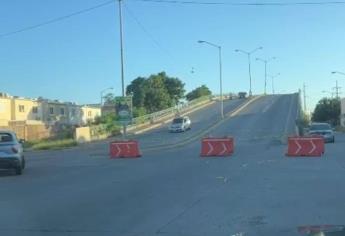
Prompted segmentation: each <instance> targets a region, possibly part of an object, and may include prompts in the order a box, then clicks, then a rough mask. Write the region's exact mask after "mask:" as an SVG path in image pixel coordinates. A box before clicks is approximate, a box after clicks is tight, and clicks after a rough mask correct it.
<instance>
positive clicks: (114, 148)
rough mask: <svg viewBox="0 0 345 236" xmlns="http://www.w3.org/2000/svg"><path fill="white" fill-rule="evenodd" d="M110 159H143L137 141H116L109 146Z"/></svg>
mask: <svg viewBox="0 0 345 236" xmlns="http://www.w3.org/2000/svg"><path fill="white" fill-rule="evenodd" d="M109 149H110V150H109V152H110V158H126V157H141V153H140V150H139V144H138V142H137V141H134V140H128V141H114V142H111V143H110V146H109Z"/></svg>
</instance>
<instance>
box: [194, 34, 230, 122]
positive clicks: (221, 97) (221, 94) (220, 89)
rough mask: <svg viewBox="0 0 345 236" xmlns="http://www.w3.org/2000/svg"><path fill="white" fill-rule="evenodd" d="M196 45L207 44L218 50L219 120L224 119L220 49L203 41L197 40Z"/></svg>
mask: <svg viewBox="0 0 345 236" xmlns="http://www.w3.org/2000/svg"><path fill="white" fill-rule="evenodd" d="M198 43H205V44H208V45H210V46H212V47H215V48H217V49H218V53H219V54H218V56H219V91H220V115H221V118H222V119H223V118H224V103H223V80H222V47H221V46H219V45H217V44H214V43H210V42H207V41H203V40H199V41H198Z"/></svg>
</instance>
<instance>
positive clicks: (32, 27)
mask: <svg viewBox="0 0 345 236" xmlns="http://www.w3.org/2000/svg"><path fill="white" fill-rule="evenodd" d="M112 3H114V0H110V1H107V2H104V3H101V4H98V5H95V6H93V7H89V8H85V9H82V10H79V11H76V12H73V13H71V14H68V15H64V16H60V17H56V18H53V19H51V20H48V21H45V22H42V23H38V24H35V25H31V26H27V27H24V28H21V29H18V30H15V31H11V32H7V33H3V34H0V38H3V37H7V36H11V35H14V34H18V33H22V32H25V31H30V30H34V29H36V28H40V27H42V26H46V25H50V24H53V23H56V22H59V21H63V20H66V19H69V18H71V17H74V16H78V15H81V14H84V13H87V12H90V11H93V10H95V9H98V8H101V7H104V6H106V5H109V4H112Z"/></svg>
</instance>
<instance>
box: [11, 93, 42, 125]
mask: <svg viewBox="0 0 345 236" xmlns="http://www.w3.org/2000/svg"><path fill="white" fill-rule="evenodd" d="M12 120H16V121H26V120H38V121H40V120H42V110H41V106H40V103H39V102H37V101H35V100H29V99H21V98H13V99H12Z"/></svg>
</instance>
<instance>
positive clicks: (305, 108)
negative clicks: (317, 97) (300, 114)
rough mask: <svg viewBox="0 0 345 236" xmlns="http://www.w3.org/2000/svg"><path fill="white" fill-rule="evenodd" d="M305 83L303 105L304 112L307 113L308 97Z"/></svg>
mask: <svg viewBox="0 0 345 236" xmlns="http://www.w3.org/2000/svg"><path fill="white" fill-rule="evenodd" d="M305 88H306V86H305V83H303V105H304V112H305V113H307V95H306V92H305Z"/></svg>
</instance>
